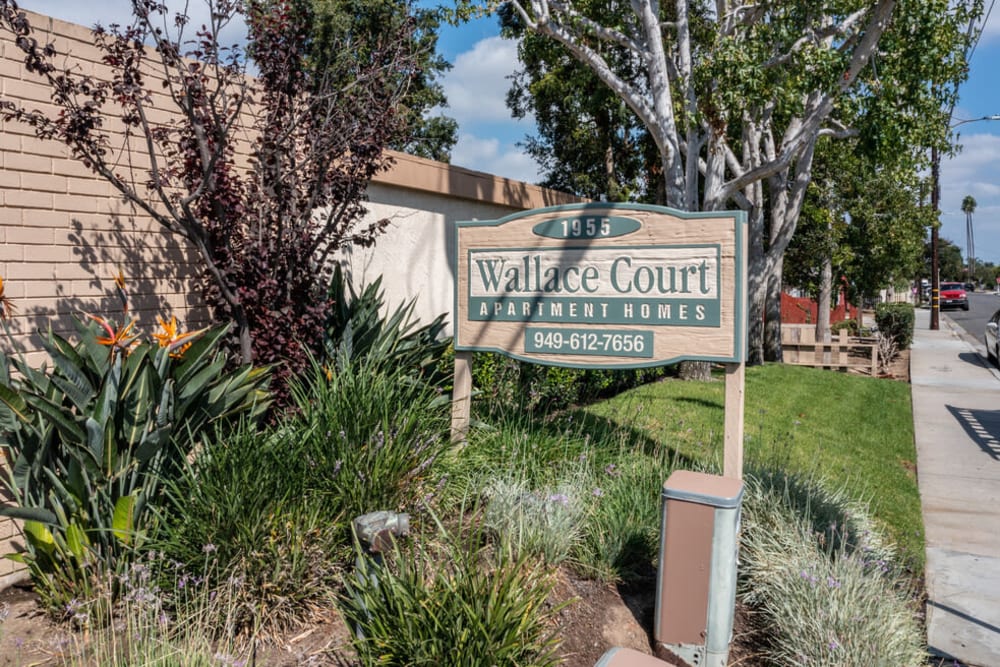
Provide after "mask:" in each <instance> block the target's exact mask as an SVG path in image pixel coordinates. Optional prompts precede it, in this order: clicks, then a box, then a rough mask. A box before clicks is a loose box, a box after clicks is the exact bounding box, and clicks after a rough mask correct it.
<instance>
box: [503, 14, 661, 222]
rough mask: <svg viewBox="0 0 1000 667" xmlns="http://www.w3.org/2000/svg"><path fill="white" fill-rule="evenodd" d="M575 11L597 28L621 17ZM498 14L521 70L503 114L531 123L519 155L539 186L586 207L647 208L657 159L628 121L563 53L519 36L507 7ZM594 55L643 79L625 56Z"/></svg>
mask: <svg viewBox="0 0 1000 667" xmlns="http://www.w3.org/2000/svg"><path fill="white" fill-rule="evenodd" d="M575 7H576V9H577V10H580V11H583V12H585V13H587V14H588V16H590V17H591V18H593V19H597V20H601V21H614V20H617V19H618V18H619V17H620V15H621V12H620V8H619V7H616V6H614V5H612V4H609V3H602V2H581V3H576V4H575ZM498 14H499V16H500V21H501V27H502V31H503V34H504V36H505V37H516V38H517V40H518V48H517V55H518V60H519V61H520V63H521V69H520V70H519V71H517V72H515V73H514V75H513V76H512V77H511V80H512V83H511V88H510V90H509V91H508V92H507V107H508V108H509V109H510V110H511V113H512V114H513V115H514V117H515V118H524V117H527V116H531V117H533V118H534V119H535V124H536V127H537V130H538V134H537V135H536V136H529V137H527V138H526V141H525V145H524V148H525V151H526V152H527V153H528V154H529V155H531V156H532V157H533V158H535V160H536V161H537V162H538V163H539V165H541V171H542V172H543V174H544V179H543V180H542V182H541V185H544V186H546V187H550V188H555V189H557V190H563V191H567V192H574V193H576V194H578V195H580V196H582V197H589V198H591V199H594V200H599V199H601V197H605V198H606V199H607V201H612V202H616V201H644V202H649V203H653V202H655V200H656V192H657V187H658V182H657V181H658V179H659V178H660V177H659V176H658V175H657V174H656V173H655V171H656V170H657V169H658V168H659V166H660V165H659V161H660V157H659V152H658V150H657V148H656V143H655V142H654V140H653V138H652V136H651V135H650V133H649V131H648V130H647V129H646V128H645V127H643V125H642V123H641V121H640V120H639V118H638V117H637V116H636V115H635V113H634V112H632V111H631V110H630V109H629V108H628V106H627V105H626V104H625V102H624V101H623V100H622V99H621V98H620V97H618V95H617V94H616V93H615V92H614V91H612V90H611V88H609V87H608V86H607V85H605V84H604V83H603V82H601V80H600V79H599V78H598V77H597V75H596V74H594V72H593V71H592V70H591V69H590V68H589V67H587V66H585V65H583V64H582V63H580V62H579V61H578V60H576V58H574V57H573V55H572V54H571V53H570V52H569V50H568V49H566V48H565V47H564V46H562V45H561V44H559V43H558V42H556V41H555V40H552V39H549V38H548V37H545V36H541V35H538V34H537V33H535V32H533V31H531V30H526V29H525V27H524V24H523V21H522V19H521V17H520V15H519V14H518V13H517V12H516V11H514V9H513V8H512V7H511V5H509V4H505V5H502V6H501V7H500V9H499V10H498ZM601 51H602V53H603V55H604V56H605V58H607V59H608V60H609V61H610V62H611V63H612V66H613V67H615V68H616V70H617V71H618V72H619V73H621V74H622V76H626V77H628V78H630V79H632V80H633V81H636V80H638V79H639V77H642V76H644V74H643V73H642V71H641V70H640V69H639V68H636V67H635V65H634V63H635V60H634V58H633V57H632V54H631V53H630V52H629V51H628V50H627V49H625V48H622V47H618V46H612V45H608V44H606V45H604V46H603V47H602V49H601Z"/></svg>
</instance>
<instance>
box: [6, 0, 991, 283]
mask: <svg viewBox="0 0 1000 667" xmlns="http://www.w3.org/2000/svg"><path fill="white" fill-rule="evenodd" d="M425 1H426V2H427V3H430V2H431V1H432V0H425ZM200 4H201V3H199V2H198V1H197V0H195V1H194V2H192V3H191V6H192V8H195V9H196V8H198V7H199V5H200ZM986 4H987V7H989V6H990V5H991V4H992V0H988V1H987V3H986ZM22 6H23V7H24V8H26V9H30V10H32V11H38V12H40V13H43V14H49V15H51V16H55V17H57V18H61V19H63V20H67V21H72V22H74V23H80V24H83V25H87V26H90V25H92V24H94V23H95V22H97V21H101V22H104V23H110V22H112V21H114V20H116V18H117V20H119V21H124V19H125V18H126V17H127V14H128V7H129V3H128V2H127V0H102V1H101V2H97V3H84V2H80V0H34V1H32V0H23V1H22ZM439 47H440V50H441V52H442V54H443V55H444V57H445V58H446V59H447V60H449V61H450V62H451V63H452V64H453V68H452V70H451V71H450V72H448V74H447V75H446V76H445V77H444V80H443V85H444V87H445V91H446V93H447V96H448V100H449V108H448V109H447V113H448V115H450V116H452V117H454V118H455V119H456V120H458V122H459V142H458V144H457V145H456V146H455V149H454V150H453V151H452V162H453V163H454V164H458V165H461V166H464V167H469V168H472V169H477V170H480V171H485V172H489V173H494V174H498V175H501V176H507V177H509V178H515V179H518V180H524V181H529V182H533V181H535V180H537V178H538V168H537V165H536V164H535V163H534V162H533V161H532V160H531V159H530V158H529V157H528V156H526V155H525V154H524V153H523V151H522V150H521V149H520V147H518V146H517V143H518V142H519V141H522V140H523V138H524V136H525V135H526V134H529V133H531V132H532V130H533V122H532V121H531V120H530V119H527V120H524V121H520V122H518V121H514V120H512V119H511V118H510V113H509V112H508V110H507V107H506V105H505V104H504V98H505V96H506V93H507V89H508V88H509V87H510V82H509V81H508V77H509V76H510V75H511V74H512V73H513V72H514V71H515V69H516V68H517V53H516V44H515V43H514V42H511V41H507V40H503V39H501V38H500V37H499V27H498V24H497V19H495V18H483V19H478V20H476V21H473V22H471V23H468V24H464V25H462V26H460V27H457V28H456V27H451V26H444V27H443V28H442V30H441V34H440V39H439ZM998 68H1000V9H997V10H996V11H993V12H992V14H991V15H990V18H989V21H988V22H987V24H986V27H985V30H984V32H983V35H982V39H981V40H980V43H979V46H978V48H977V49H976V51H975V53H974V54H973V58H972V68H971V70H970V77H969V80H968V81H966V82H965V83H963V84H962V86H961V88H960V100H959V104H958V106H957V107H956V108H955V112H954V119H955V121H958V120H961V119H969V118H980V117H983V116H989V115H993V114H1000V78H998V75H997V70H998ZM960 130H961V135H960V138H961V144H962V145H963V148H962V150H961V152H960V153H959V154H958V155H956V156H954V157H951V158H946V159H944V160H943V161H942V164H941V222H942V227H941V235H942V236H943V237H944V238H947V239H949V240H950V241H952V242H954V243H956V244H957V245H958V246H959V247H960V248H962V252H963V255H964V254H965V248H966V234H965V214H964V213H962V212H961V202H962V199H963V198H964V197H965V195H972V196H973V197H975V199H976V201H977V203H978V206H977V208H976V212H975V214H974V223H975V243H976V255H977V257H979V258H980V259H982V260H984V261H992V262H994V263H996V264H1000V121H994V122H977V123H968V124H965V125H962V126H961V128H960Z"/></svg>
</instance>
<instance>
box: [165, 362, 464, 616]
mask: <svg viewBox="0 0 1000 667" xmlns="http://www.w3.org/2000/svg"><path fill="white" fill-rule="evenodd" d="M292 395H293V398H294V400H295V407H296V411H295V412H294V413H293V414H291V415H289V416H288V417H286V419H285V420H284V421H283V422H281V423H279V424H277V425H275V426H274V427H272V428H271V429H270V430H267V431H264V432H258V431H255V430H254V429H252V428H250V427H244V428H242V429H238V430H235V431H233V432H231V433H230V434H229V435H228V436H227V437H224V438H220V439H219V441H218V442H217V443H215V444H214V445H213V446H211V447H207V448H205V449H204V450H202V451H201V452H200V453H199V456H198V457H197V458H196V459H195V461H194V462H193V463H192V465H191V466H190V468H189V469H188V471H187V473H186V474H185V475H184V477H182V478H181V479H179V480H178V481H177V482H176V483H175V484H172V485H170V487H169V497H170V500H171V502H170V505H169V507H168V508H167V509H166V510H165V512H164V517H163V521H162V522H161V524H162V525H161V530H160V532H159V535H158V541H157V546H158V547H159V548H160V549H162V550H163V551H164V552H165V553H167V554H168V555H169V556H170V557H171V558H173V559H176V560H179V561H181V562H184V563H188V564H198V563H207V562H209V561H211V560H216V559H217V560H218V563H219V567H218V573H219V576H221V577H223V578H224V579H222V580H220V581H217V582H214V583H215V584H217V585H221V584H222V583H224V581H225V579H227V578H232V577H237V578H239V579H240V580H241V581H243V582H244V585H243V587H242V588H241V590H240V592H239V602H240V604H239V605H238V606H237V608H238V611H239V618H238V619H237V621H238V624H239V625H240V626H241V627H244V628H247V627H249V628H261V629H263V630H265V631H267V632H273V631H276V630H281V629H283V628H286V627H288V626H289V625H290V624H291V623H292V622H294V621H295V620H301V617H302V614H303V612H304V611H305V610H307V609H308V608H309V605H310V604H312V603H315V602H316V601H317V600H320V599H323V598H324V597H325V596H327V595H329V594H330V592H331V591H332V589H333V586H334V583H335V582H334V576H335V574H336V572H337V570H338V568H339V564H338V563H339V559H340V557H341V556H343V555H344V553H345V551H347V550H349V545H350V540H349V532H348V524H349V522H350V520H351V519H353V518H354V517H356V516H358V515H360V514H364V513H366V512H370V511H374V510H377V509H400V510H401V509H407V508H413V507H417V506H419V505H420V503H421V502H423V501H424V500H426V499H427V497H428V496H429V495H432V494H433V493H434V488H433V486H432V485H431V484H430V475H431V474H432V472H433V468H432V466H433V464H434V462H435V461H436V460H437V458H438V457H439V456H440V455H441V453H442V452H443V451H445V450H446V449H447V448H449V447H450V446H451V443H450V440H449V427H450V421H449V414H450V413H449V408H450V403H449V402H448V401H447V400H446V399H445V398H443V397H442V396H441V395H440V394H438V392H436V391H435V390H434V389H433V388H431V387H429V386H428V385H427V384H426V383H421V382H417V381H414V380H413V379H412V378H411V377H409V376H408V375H407V373H406V371H405V369H403V368H397V369H394V370H392V369H387V368H385V367H384V366H383V365H381V364H380V362H378V361H377V360H371V362H370V363H366V362H365V361H363V360H359V361H356V362H355V363H349V364H347V365H345V366H341V367H339V368H338V369H337V371H336V372H335V373H334V372H328V371H327V370H325V369H324V368H322V367H320V366H319V365H318V364H316V363H314V364H313V369H312V374H311V375H310V376H309V377H307V378H303V379H300V380H299V381H297V382H296V384H294V385H293V387H292ZM205 545H213V547H212V549H211V550H210V551H209V552H205V551H204V549H205Z"/></svg>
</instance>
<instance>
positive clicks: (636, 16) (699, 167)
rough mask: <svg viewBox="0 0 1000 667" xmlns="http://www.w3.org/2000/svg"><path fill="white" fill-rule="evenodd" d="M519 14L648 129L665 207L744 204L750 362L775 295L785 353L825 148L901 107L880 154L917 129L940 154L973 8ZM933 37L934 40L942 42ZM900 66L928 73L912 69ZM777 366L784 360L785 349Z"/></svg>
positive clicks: (555, 7) (536, 0)
mask: <svg viewBox="0 0 1000 667" xmlns="http://www.w3.org/2000/svg"><path fill="white" fill-rule="evenodd" d="M510 5H511V6H512V7H513V8H514V10H515V11H516V12H517V13H518V15H519V17H520V20H521V22H522V23H523V24H524V26H525V27H526V28H527V29H529V30H531V31H533V32H535V33H536V34H539V35H544V36H547V37H549V38H551V39H553V40H555V41H557V42H559V43H560V44H561V45H562V46H563V47H564V48H565V49H566V50H567V51H568V52H569V53H571V54H573V56H574V57H575V58H577V59H578V60H579V61H580V62H582V63H583V64H584V65H586V66H587V67H588V68H590V69H591V71H592V72H593V73H594V75H595V76H596V77H598V78H599V79H600V80H601V81H602V82H604V83H605V84H606V85H607V86H608V87H609V88H610V89H611V90H612V91H613V92H614V93H615V95H616V96H617V97H618V98H619V99H620V100H621V101H622V102H624V103H625V104H626V105H627V106H628V107H629V108H630V109H631V110H632V111H633V112H634V113H635V115H636V117H637V118H639V120H640V121H641V122H642V124H643V125H644V127H645V128H646V129H647V131H648V132H649V135H650V137H651V138H652V140H653V141H654V143H655V145H656V147H657V151H658V153H659V158H660V165H659V167H660V174H661V178H662V180H663V184H664V192H665V196H664V198H663V200H664V202H665V203H666V204H667V205H669V206H673V207H676V208H681V209H685V210H717V209H720V208H723V207H726V206H733V205H735V206H738V207H741V208H744V209H745V210H747V211H748V212H749V220H750V234H749V236H750V245H751V252H750V258H749V278H750V290H749V292H750V322H751V332H750V333H751V340H750V346H749V347H750V351H751V361H756V360H759V359H760V358H762V356H763V355H764V350H763V343H764V329H763V324H764V320H765V317H764V309H765V297H769V300H768V304H769V306H768V307H769V308H771V309H773V311H772V313H771V317H770V318H769V320H768V321H769V322H772V323H774V324H775V328H773V329H769V333H770V335H769V336H768V339H769V340H770V341H771V342H772V344H774V345H777V341H779V340H780V336H777V335H775V333H776V332H777V328H776V327H777V325H778V323H780V318H779V317H778V316H777V313H776V309H777V308H778V307H779V304H780V302H779V300H778V298H779V291H780V283H781V269H782V260H783V257H784V252H785V249H786V248H787V246H788V243H789V241H790V240H791V238H792V235H793V234H794V231H795V227H796V224H797V221H798V216H799V212H800V211H801V207H802V204H803V201H804V196H805V190H806V186H807V184H808V182H809V179H810V175H811V170H812V162H813V157H814V153H815V145H816V140H817V139H818V138H819V137H820V136H823V135H831V136H841V137H844V136H850V135H852V134H855V133H856V131H857V130H856V128H852V127H851V126H850V123H851V122H852V121H855V120H858V119H861V120H860V122H862V123H867V124H870V125H874V124H875V123H876V122H877V121H878V120H879V119H880V116H879V114H880V113H883V112H885V111H886V110H887V109H888V108H890V107H891V106H892V104H893V103H896V104H897V105H898V106H899V108H898V109H896V110H895V112H894V113H893V114H892V116H891V122H887V123H885V125H884V127H883V130H882V133H881V137H880V139H879V141H880V142H882V143H883V144H887V145H888V144H892V143H896V144H899V143H901V142H902V141H903V139H902V137H904V136H905V137H907V139H912V138H913V137H914V135H915V132H916V130H917V129H919V131H920V132H922V133H923V135H924V136H925V137H927V138H933V139H935V140H937V141H939V142H941V141H943V140H944V129H943V128H944V125H945V124H944V123H943V122H942V123H937V122H936V121H937V120H938V119H939V117H940V116H941V108H942V105H941V99H942V96H944V95H946V94H947V93H948V91H947V90H945V89H944V88H942V87H941V86H940V85H939V83H940V77H942V76H946V77H955V76H961V75H962V74H961V71H962V70H961V65H962V62H960V61H961V58H956V57H955V54H956V44H959V43H960V42H961V38H962V36H963V35H964V33H963V32H962V31H961V30H959V29H957V28H956V26H958V25H962V26H964V25H965V23H964V20H965V18H967V17H968V15H969V13H975V11H977V8H978V2H970V3H965V4H964V5H962V6H960V7H957V8H956V9H955V10H954V11H952V9H951V8H949V5H948V2H947V1H946V0H932V1H929V2H922V3H905V4H903V5H902V6H900V7H897V4H896V2H894V1H893V0H879V1H878V2H874V3H868V2H860V1H855V2H782V3H756V4H740V3H736V2H731V1H729V0H717V2H715V3H714V6H712V7H709V6H708V4H707V3H692V2H688V1H685V0H676V1H675V2H673V3H669V4H665V5H663V6H661V5H660V4H659V3H657V2H654V1H653V0H636V1H635V2H633V3H631V5H629V6H619V5H617V4H616V3H602V6H604V7H607V8H608V11H606V12H604V13H603V14H601V13H593V11H592V9H591V5H590V4H585V3H572V2H555V1H551V0H533V1H531V2H530V3H526V2H522V1H521V0H511V2H510ZM927 16H933V17H934V18H935V19H936V22H934V23H931V22H928V21H926V20H925V18H926V17H927ZM890 19H892V21H896V22H897V23H898V24H899V25H900V27H899V28H898V29H896V30H894V31H893V39H894V40H896V42H897V45H896V46H895V47H894V48H893V49H892V53H890V54H887V55H883V54H882V53H881V51H878V53H877V47H878V44H879V40H880V39H881V38H882V37H883V33H885V32H886V31H887V30H889V29H890V23H891V21H890ZM915 28H919V29H920V30H919V31H918V30H915ZM927 30H936V31H937V32H936V33H935V34H934V38H933V39H930V38H928V35H927V33H926V31H927ZM903 45H905V47H906V48H905V49H904V48H902V46H903ZM919 48H922V49H924V51H925V53H920V52H919V51H918V49H919ZM621 51H624V52H626V53H628V54H629V55H630V60H629V62H630V63H632V64H634V63H638V66H639V67H640V68H641V75H640V76H639V77H631V76H629V75H628V74H627V73H626V74H623V73H622V71H620V69H618V67H617V65H616V60H615V59H613V58H610V57H608V56H607V55H606V54H607V53H618V52H621ZM961 52H962V51H961V50H958V51H957V53H959V54H960V53H961ZM903 54H906V55H909V54H916V55H917V56H918V57H919V60H917V61H914V62H913V63H910V65H911V66H910V68H909V69H907V68H906V67H903V66H902V59H901V56H902V55H903ZM876 55H877V57H878V58H879V59H880V60H882V61H883V63H884V64H885V65H887V67H888V71H889V72H890V73H891V76H886V73H885V72H884V71H883V70H884V69H886V68H880V69H878V70H877V71H876V70H874V69H873V68H867V67H866V66H867V65H868V63H869V61H870V60H871V58H872V57H873V56H876ZM935 59H936V64H935ZM942 63H943V64H942ZM935 67H936V69H933V68H935ZM927 73H930V74H933V75H934V76H933V77H932V78H928V77H927V76H925V74H927ZM949 80H950V79H949ZM852 96H853V97H852ZM882 98H885V99H887V100H889V101H881V100H882ZM882 120H884V118H883V119H882ZM932 128H933V132H932ZM923 145H926V144H923ZM775 352H776V354H777V355H779V356H780V347H777V350H776V351H775Z"/></svg>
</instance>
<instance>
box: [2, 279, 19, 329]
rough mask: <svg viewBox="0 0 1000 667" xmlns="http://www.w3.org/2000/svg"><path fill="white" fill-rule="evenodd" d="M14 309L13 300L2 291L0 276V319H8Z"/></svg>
mask: <svg viewBox="0 0 1000 667" xmlns="http://www.w3.org/2000/svg"><path fill="white" fill-rule="evenodd" d="M15 310H16V309H15V308H14V302H13V301H11V300H10V298H9V297H8V296H7V295H6V294H4V293H3V278H0V320H9V319H10V318H11V317H12V316H13V315H14V311H15Z"/></svg>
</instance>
